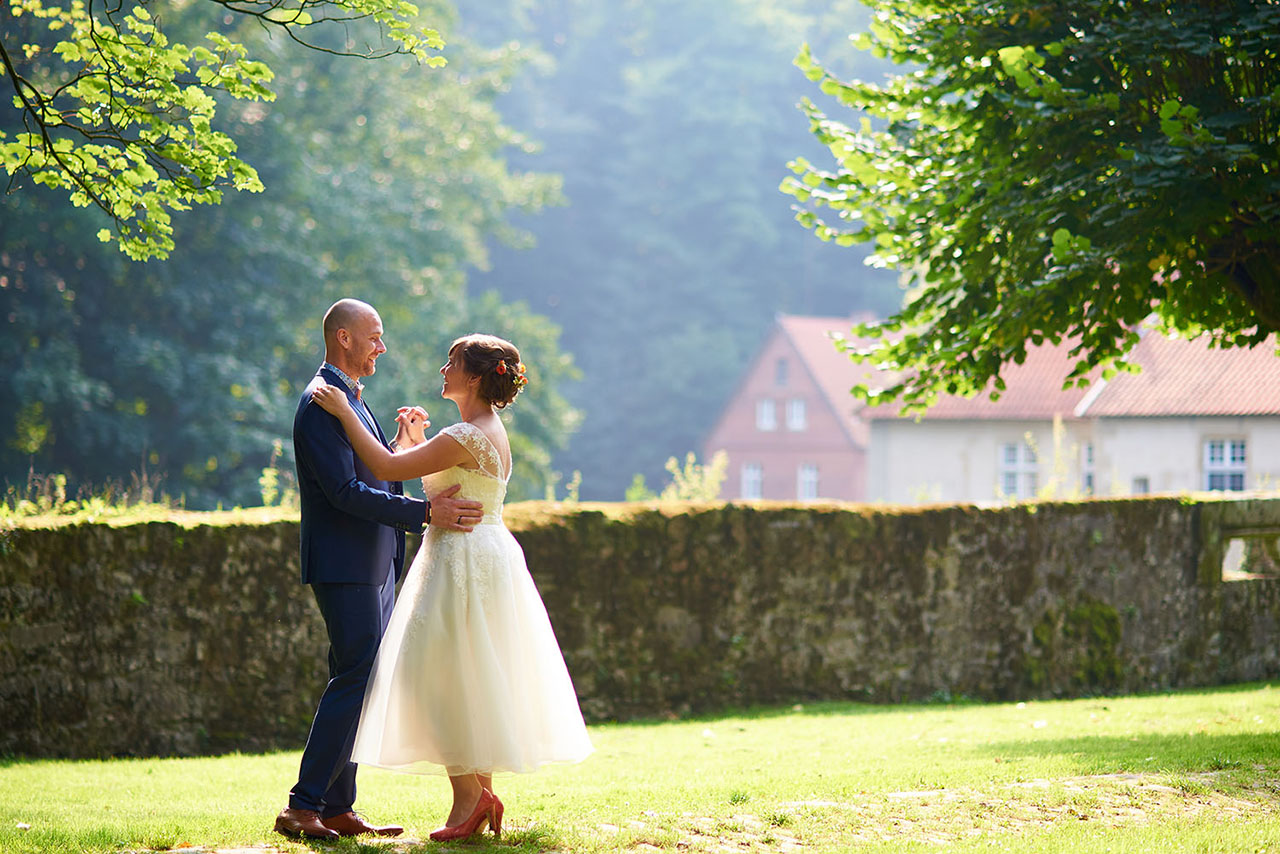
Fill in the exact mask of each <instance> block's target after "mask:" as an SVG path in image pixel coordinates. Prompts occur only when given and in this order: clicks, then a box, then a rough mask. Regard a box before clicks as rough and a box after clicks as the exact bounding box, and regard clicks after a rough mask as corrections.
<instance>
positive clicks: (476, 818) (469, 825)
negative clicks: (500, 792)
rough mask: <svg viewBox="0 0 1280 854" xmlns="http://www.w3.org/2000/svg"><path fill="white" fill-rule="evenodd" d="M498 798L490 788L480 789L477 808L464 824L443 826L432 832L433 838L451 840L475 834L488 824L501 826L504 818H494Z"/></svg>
mask: <svg viewBox="0 0 1280 854" xmlns="http://www.w3.org/2000/svg"><path fill="white" fill-rule="evenodd" d="M497 802H498V799H497V798H496V797H495V796H494V794H493V792H490V791H489V790H488V789H481V790H480V800H479V801H477V802H476V808H475V809H474V810H472V811H471V815H470V816H469V817H468V818H467V820H466V821H464V822H463V823H462V824H459V825H457V826H456V827H442V828H440V829H439V830H433V831H432V832H431V840H432V841H433V842H450V841H452V840H455V839H466V838H468V837H470V836H474V835H475V834H477V833H480V832H481V831H482V830H484V828H485V826H486V825H488V824H491V823H492V824H495V825H497V826H498V827H501V822H502V819H501V818H499V819H498V820H497V821H496V822H495V821H494V820H493V819H494V814H495V809H494V805H495V804H497Z"/></svg>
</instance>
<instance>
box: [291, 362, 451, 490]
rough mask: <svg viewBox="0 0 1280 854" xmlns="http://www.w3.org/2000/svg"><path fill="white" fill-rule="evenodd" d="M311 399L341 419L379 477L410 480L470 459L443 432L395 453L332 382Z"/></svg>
mask: <svg viewBox="0 0 1280 854" xmlns="http://www.w3.org/2000/svg"><path fill="white" fill-rule="evenodd" d="M311 399H312V401H313V402H314V403H316V404H317V405H319V406H320V407H321V408H322V409H324V411H325V412H328V413H329V414H331V415H333V416H335V417H336V418H337V419H338V421H339V422H340V423H341V424H342V429H343V430H344V431H346V434H347V439H348V440H350V442H351V447H352V449H353V450H355V452H356V454H357V455H358V456H359V457H360V459H361V460H363V461H364V464H365V465H366V466H368V467H369V471H370V472H372V473H373V476H374V477H376V478H378V479H379V480H410V479H412V478H415V477H422V476H423V475H428V474H432V473H434V472H438V471H444V470H445V469H447V468H450V467H451V466H456V465H458V464H460V463H469V462H471V454H470V453H468V451H467V450H466V449H465V448H463V447H462V445H460V444H458V442H457V441H455V440H454V439H452V438H451V437H449V436H444V435H437V436H435V437H434V438H432V439H430V440H428V441H426V442H424V443H423V444H421V445H418V446H416V447H414V448H410V449H409V450H405V451H400V452H398V453H392V452H391V451H389V450H387V448H386V446H385V445H383V444H382V443H381V442H379V441H378V439H377V437H376V436H374V435H373V434H372V433H370V432H369V430H368V429H367V428H366V427H365V426H364V424H363V423H362V422H361V420H360V416H359V415H357V414H356V411H355V410H354V409H352V408H351V403H350V401H349V400H347V396H346V395H345V394H343V393H342V391H340V390H339V389H337V388H335V387H333V386H329V385H325V386H321V387H319V388H317V389H316V390H315V392H314V393H313V394H312V396H311Z"/></svg>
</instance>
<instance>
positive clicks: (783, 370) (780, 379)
mask: <svg viewBox="0 0 1280 854" xmlns="http://www.w3.org/2000/svg"><path fill="white" fill-rule="evenodd" d="M787 367H788V366H787V360H786V359H779V360H778V361H776V362H774V363H773V384H774V385H786V384H787Z"/></svg>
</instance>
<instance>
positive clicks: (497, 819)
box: [489, 792, 502, 839]
mask: <svg viewBox="0 0 1280 854" xmlns="http://www.w3.org/2000/svg"><path fill="white" fill-rule="evenodd" d="M489 794H491V795H493V812H492V813H491V814H490V815H489V826H490V827H492V828H493V838H494V839H498V838H500V837H501V836H502V801H500V800H499V799H498V796H497V795H496V794H494V793H493V792H489Z"/></svg>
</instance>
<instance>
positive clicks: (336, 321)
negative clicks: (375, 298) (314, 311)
mask: <svg viewBox="0 0 1280 854" xmlns="http://www.w3.org/2000/svg"><path fill="white" fill-rule="evenodd" d="M370 315H372V316H373V317H377V316H378V312H376V311H374V308H373V306H371V305H369V303H367V302H362V301H361V300H358V299H340V300H338V301H337V302H335V303H334V304H333V305H331V306H329V310H328V311H326V312H325V313H324V346H325V349H326V350H329V349H332V348H333V345H334V344H336V343H337V341H338V330H339V329H346V330H348V331H349V330H350V329H351V327H352V326H353V325H358V322H359V321H360V320H364V319H367V318H368V317H369V316H370Z"/></svg>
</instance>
